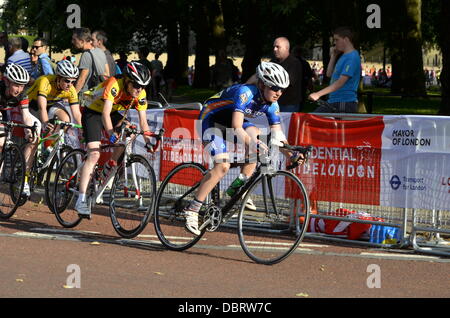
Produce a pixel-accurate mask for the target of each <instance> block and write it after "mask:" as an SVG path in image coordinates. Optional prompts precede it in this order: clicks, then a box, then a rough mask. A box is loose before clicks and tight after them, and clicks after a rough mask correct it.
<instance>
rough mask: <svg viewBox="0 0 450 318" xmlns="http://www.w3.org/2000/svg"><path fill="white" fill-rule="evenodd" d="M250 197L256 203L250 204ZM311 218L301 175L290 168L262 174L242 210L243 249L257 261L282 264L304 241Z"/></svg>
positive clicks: (241, 242)
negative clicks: (298, 176) (288, 170)
mask: <svg viewBox="0 0 450 318" xmlns="http://www.w3.org/2000/svg"><path fill="white" fill-rule="evenodd" d="M250 200H251V201H252V202H253V205H251V204H247V203H248V202H249V201H250ZM246 205H247V207H246ZM249 206H251V209H249ZM309 217H310V213H309V199H308V195H307V193H306V189H305V186H304V185H303V183H302V182H301V181H300V179H299V178H297V177H296V176H295V175H294V174H292V173H290V172H287V171H277V172H276V173H274V174H267V175H262V176H261V177H259V178H258V179H257V180H256V181H255V182H254V183H253V185H251V186H250V188H249V190H248V191H247V193H246V195H245V197H244V200H243V204H242V206H241V209H240V212H239V221H238V235H239V241H240V244H241V246H242V249H243V250H244V252H245V253H246V254H247V256H249V257H250V258H251V259H252V260H254V261H255V262H257V263H260V264H266V265H271V264H276V263H279V262H281V261H282V260H284V259H285V258H286V257H288V256H289V255H290V254H291V253H293V252H294V251H295V249H296V248H297V246H298V245H299V244H300V242H301V241H302V239H303V237H304V235H305V233H306V231H307V228H308V224H309Z"/></svg>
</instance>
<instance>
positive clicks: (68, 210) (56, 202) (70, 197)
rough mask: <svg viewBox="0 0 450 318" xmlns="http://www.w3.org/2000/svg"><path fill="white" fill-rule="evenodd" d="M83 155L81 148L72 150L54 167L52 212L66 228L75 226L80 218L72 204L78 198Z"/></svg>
mask: <svg viewBox="0 0 450 318" xmlns="http://www.w3.org/2000/svg"><path fill="white" fill-rule="evenodd" d="M85 156H86V152H85V151H84V150H82V149H75V150H72V151H71V152H69V153H68V154H67V155H66V156H65V157H64V158H63V159H62V161H61V164H60V165H59V167H58V168H57V169H56V174H55V184H54V187H53V194H52V197H53V198H52V202H53V212H54V213H55V217H56V219H57V220H58V222H59V224H61V225H62V226H64V227H66V228H71V227H75V226H77V225H78V224H79V223H80V222H81V220H82V218H81V217H80V216H79V215H78V213H77V211H75V209H74V206H75V203H76V201H77V198H78V184H79V181H80V174H81V171H80V170H81V169H80V168H81V166H82V164H83V162H84V159H85Z"/></svg>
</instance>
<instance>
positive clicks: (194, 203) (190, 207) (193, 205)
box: [186, 198, 203, 213]
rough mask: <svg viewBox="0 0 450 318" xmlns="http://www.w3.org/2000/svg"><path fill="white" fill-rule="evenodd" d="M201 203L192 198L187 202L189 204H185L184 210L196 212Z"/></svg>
mask: <svg viewBox="0 0 450 318" xmlns="http://www.w3.org/2000/svg"><path fill="white" fill-rule="evenodd" d="M202 205H203V202H201V201H199V200H197V199H196V198H194V200H192V201H191V202H189V205H188V206H187V208H186V210H189V211H192V212H197V213H198V212H199V211H200V209H201V207H202Z"/></svg>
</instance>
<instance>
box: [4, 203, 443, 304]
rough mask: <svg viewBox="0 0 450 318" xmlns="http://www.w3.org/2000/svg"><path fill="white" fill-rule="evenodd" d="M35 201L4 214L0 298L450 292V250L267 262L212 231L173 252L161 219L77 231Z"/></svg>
mask: <svg viewBox="0 0 450 318" xmlns="http://www.w3.org/2000/svg"><path fill="white" fill-rule="evenodd" d="M37 201H38V200H36V202H37ZM36 202H29V203H27V205H26V206H25V207H23V208H21V209H20V210H19V211H18V212H17V213H16V215H14V217H12V218H11V219H9V220H1V221H0V250H1V251H2V252H1V260H0V286H2V288H0V297H162V298H166V297H177V298H179V297H181V298H184V297H188V298H191V297H200V298H203V297H206V298H223V297H232V298H242V297H244V298H247V297H250V298H303V297H307V298H320V297H449V296H450V288H448V287H449V286H450V275H449V274H450V264H449V263H450V259H449V258H440V257H433V256H426V255H418V254H414V253H412V252H411V251H406V250H396V251H392V250H385V249H383V250H380V249H373V248H361V247H354V246H341V245H336V244H335V243H325V242H323V241H322V242H321V241H312V240H308V239H307V240H305V241H304V243H303V244H302V245H301V246H300V248H299V250H298V251H297V253H295V254H293V255H292V256H291V257H289V258H288V259H287V260H285V261H284V262H282V263H280V264H277V265H274V266H263V265H258V264H255V263H253V262H252V261H251V260H250V259H248V258H247V256H246V255H245V254H244V253H243V251H242V250H241V248H240V246H239V242H238V238H237V235H236V234H235V233H229V232H228V233H227V232H218V233H208V234H206V235H205V237H204V239H203V240H202V241H201V242H200V243H199V244H198V245H197V246H195V247H194V248H192V249H190V250H188V251H185V252H172V251H167V250H165V249H163V248H162V246H161V245H160V243H159V242H158V240H157V238H156V235H155V231H154V229H153V224H152V223H150V224H149V226H148V227H147V228H146V229H145V230H144V232H143V233H142V234H141V236H140V237H138V238H136V239H134V240H126V239H122V238H120V237H118V236H117V234H116V233H115V232H114V230H113V228H112V225H111V222H110V220H109V217H108V216H107V209H105V208H102V209H99V211H98V212H97V213H96V214H94V216H93V218H92V220H90V221H87V220H83V222H82V223H81V224H80V225H79V226H78V227H77V228H75V229H70V230H68V229H63V228H61V227H60V226H59V224H58V223H57V221H56V219H55V217H54V216H53V215H52V214H50V213H49V212H48V210H47V209H46V206H45V205H43V204H38V203H36ZM377 273H379V274H380V275H379V276H374V275H376V274H377ZM76 274H79V276H75V275H76ZM378 277H379V279H378V280H377V279H375V280H374V279H373V278H378ZM77 283H79V284H80V285H79V286H76V284H77ZM368 283H369V285H372V287H374V288H369V287H368ZM377 283H380V285H379V286H377ZM69 287H75V288H69ZM76 287H80V288H76ZM377 287H380V288H377Z"/></svg>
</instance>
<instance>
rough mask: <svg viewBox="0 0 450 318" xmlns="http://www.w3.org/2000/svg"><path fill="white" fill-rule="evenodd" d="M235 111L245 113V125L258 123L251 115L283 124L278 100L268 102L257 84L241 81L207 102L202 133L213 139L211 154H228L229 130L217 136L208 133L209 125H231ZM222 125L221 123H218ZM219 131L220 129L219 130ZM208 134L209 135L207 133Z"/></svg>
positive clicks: (208, 138) (245, 126) (204, 137)
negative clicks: (227, 135)
mask: <svg viewBox="0 0 450 318" xmlns="http://www.w3.org/2000/svg"><path fill="white" fill-rule="evenodd" d="M233 112H241V113H243V114H244V123H243V125H242V128H244V129H247V128H248V127H250V126H254V124H253V123H251V122H249V121H248V120H247V118H255V117H259V116H262V115H266V116H267V119H268V121H269V125H276V124H280V123H281V119H280V116H279V114H278V113H279V106H278V103H277V102H275V103H271V104H269V103H267V102H265V101H264V98H263V97H262V96H261V93H260V91H259V89H258V88H257V87H256V86H255V85H247V84H244V85H242V84H237V85H233V86H230V87H228V88H227V89H225V90H223V91H221V92H219V93H217V94H216V95H214V96H212V97H210V98H209V99H208V100H207V101H206V102H205V104H204V107H203V110H202V112H201V113H200V116H199V119H200V120H201V121H202V136H203V139H204V141H207V142H211V150H210V151H211V155H212V156H215V155H217V154H221V153H226V152H227V146H226V141H225V140H224V137H225V136H226V133H225V132H224V131H222V130H221V131H220V132H221V133H220V132H219V133H218V134H217V133H213V135H208V133H206V134H205V132H206V131H207V129H208V128H213V127H217V126H219V127H221V128H231V127H232V126H231V122H232V116H233ZM217 124H218V125H217ZM216 132H217V131H216ZM205 135H206V136H205Z"/></svg>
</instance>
